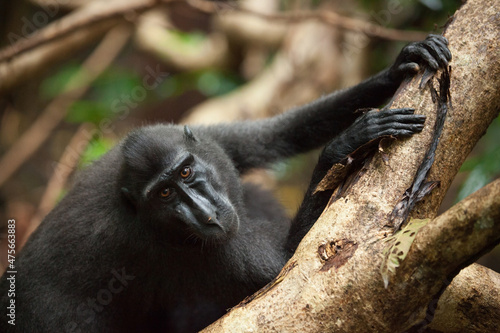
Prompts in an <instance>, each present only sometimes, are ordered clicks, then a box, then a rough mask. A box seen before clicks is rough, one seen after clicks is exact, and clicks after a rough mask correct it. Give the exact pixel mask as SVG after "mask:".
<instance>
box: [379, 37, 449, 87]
mask: <svg viewBox="0 0 500 333" xmlns="http://www.w3.org/2000/svg"><path fill="white" fill-rule="evenodd" d="M449 61H451V52H450V50H449V49H448V40H447V39H446V38H445V37H444V36H441V35H429V36H427V38H426V39H425V40H424V41H421V42H414V43H410V44H408V45H406V46H405V47H404V48H403V49H402V50H401V52H400V53H399V55H398V57H397V58H396V61H395V62H394V64H393V65H392V66H391V67H390V68H389V71H388V75H389V79H390V80H392V81H393V82H395V83H398V84H399V83H401V82H402V81H403V80H404V79H405V78H407V77H411V76H413V75H415V74H417V73H418V72H419V71H420V69H421V68H423V69H425V70H426V71H427V72H428V73H429V72H430V73H435V72H436V71H437V70H438V69H440V68H445V67H446V66H448V62H449Z"/></svg>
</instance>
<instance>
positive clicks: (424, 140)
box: [206, 0, 500, 332]
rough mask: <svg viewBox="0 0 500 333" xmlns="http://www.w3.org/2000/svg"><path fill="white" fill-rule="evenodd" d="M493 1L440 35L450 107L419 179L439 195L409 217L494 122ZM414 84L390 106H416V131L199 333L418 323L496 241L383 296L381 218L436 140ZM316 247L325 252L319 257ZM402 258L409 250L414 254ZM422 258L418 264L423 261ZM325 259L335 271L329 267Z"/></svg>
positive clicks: (474, 2)
mask: <svg viewBox="0 0 500 333" xmlns="http://www.w3.org/2000/svg"><path fill="white" fill-rule="evenodd" d="M495 1H496V0H469V1H468V2H467V3H466V4H465V5H464V6H463V7H462V8H461V9H460V10H459V11H457V13H456V15H455V17H454V21H453V22H452V23H451V25H450V26H449V28H448V30H447V31H446V37H448V39H449V42H450V49H451V51H452V54H453V57H454V58H453V61H452V63H451V66H452V68H453V71H452V77H451V99H452V104H453V108H452V109H451V110H449V113H448V116H447V118H446V122H445V127H444V130H443V133H442V136H441V138H440V144H439V145H438V148H437V152H436V155H435V163H434V165H433V167H432V168H431V170H430V173H429V176H428V178H427V180H432V181H440V182H441V187H440V188H439V190H434V192H433V193H432V195H431V196H430V197H427V198H425V199H424V200H423V202H420V204H419V205H417V206H416V208H415V210H414V213H413V215H414V216H418V217H420V218H433V217H434V216H435V215H436V211H437V207H438V206H439V203H440V202H441V200H442V197H443V196H444V193H445V191H446V189H447V187H448V185H449V182H451V179H452V178H453V177H454V175H455V173H456V171H457V170H458V169H459V167H460V165H461V164H462V162H463V160H464V159H465V156H466V155H467V154H468V153H469V152H470V150H471V149H472V147H473V145H474V144H475V142H477V140H478V139H479V137H480V136H481V135H482V134H483V133H484V132H485V131H486V129H487V127H488V125H489V123H490V122H491V121H492V120H493V119H494V118H495V117H496V116H497V115H498V110H499V109H500V91H499V90H498V86H500V74H499V71H500V66H499V64H500V59H499V58H498V57H499V56H500V55H499V54H498V52H494V51H488V50H498V49H499V48H500V47H499V41H500V36H499V34H500V31H499V29H498V26H499V20H500V18H499V17H498V13H497V10H496V7H497V6H496V5H495ZM472 59H473V61H472ZM435 84H437V83H435ZM418 86H419V82H418V81H417V80H414V81H413V82H412V83H411V84H410V85H408V86H407V87H406V88H405V89H403V90H402V91H401V92H400V94H399V95H398V97H397V98H396V100H395V102H394V104H393V107H395V108H397V107H414V108H415V109H416V110H417V111H418V113H423V114H425V115H426V116H427V117H428V118H427V125H426V127H425V128H424V131H423V132H422V133H421V134H419V135H415V136H413V137H411V138H409V139H406V140H402V141H398V142H396V143H395V144H393V145H392V146H391V147H389V148H388V149H385V153H384V154H383V155H382V154H378V155H376V156H374V157H373V159H372V160H371V162H370V163H369V164H367V165H366V166H365V168H364V169H363V170H362V174H360V175H358V176H357V178H356V181H355V182H353V183H352V185H351V187H349V188H347V189H346V190H345V192H344V194H343V195H342V197H341V198H339V199H338V200H336V201H333V202H331V203H330V205H329V206H328V207H327V209H326V210H325V212H324V213H323V215H322V216H321V217H320V218H319V220H318V221H317V222H316V223H315V225H314V226H313V228H312V229H311V230H310V232H309V233H308V234H307V235H306V237H304V239H303V241H302V242H301V244H300V245H299V247H298V249H297V251H296V253H295V255H294V256H293V258H292V259H291V261H290V262H289V263H288V264H287V265H286V267H285V268H284V269H283V271H282V275H281V276H280V278H279V279H277V280H276V281H273V282H272V283H271V284H270V285H269V286H268V288H267V292H266V293H265V294H263V295H261V296H260V297H258V298H256V299H254V300H253V301H251V302H244V303H242V304H241V305H240V306H238V307H236V308H234V309H233V310H232V311H231V312H229V313H228V314H227V315H226V316H224V317H223V318H221V319H220V320H219V321H217V322H216V323H214V324H213V325H212V326H210V327H208V328H207V329H206V332H241V331H301V332H324V331H335V332H367V331H376V332H401V331H404V330H407V329H409V328H410V327H412V326H413V325H415V324H417V323H419V322H421V321H422V320H423V319H424V318H425V316H426V311H427V309H428V306H429V304H430V303H431V302H432V301H433V300H434V299H435V298H436V296H437V295H439V293H440V292H441V291H442V289H443V285H446V284H447V281H448V280H447V279H448V278H449V275H450V274H449V272H454V271H458V270H459V269H460V268H462V267H463V265H464V261H463V260H464V258H471V257H472V256H473V252H476V253H475V254H476V255H478V254H479V253H480V252H482V251H484V250H486V249H487V248H488V247H489V245H491V244H493V243H495V242H496V240H495V239H493V238H490V237H492V236H491V235H492V233H494V231H492V230H494V229H493V227H492V229H488V231H486V229H485V230H484V231H483V232H484V234H482V235H483V236H484V237H485V239H488V242H489V243H490V244H475V245H473V246H472V247H471V249H466V248H465V246H463V244H462V251H463V252H462V256H461V257H460V258H459V259H457V260H455V261H453V259H452V258H448V259H449V261H447V259H446V255H444V254H443V252H446V251H445V250H441V251H440V252H437V253H436V252H434V255H438V256H439V257H437V258H436V259H435V260H436V261H439V260H440V257H441V255H443V258H444V262H443V266H445V267H443V268H441V270H440V271H438V272H436V274H435V275H433V276H431V273H430V271H431V269H428V270H426V269H427V268H425V267H424V268H420V269H414V268H415V266H413V265H411V262H410V261H408V262H407V261H406V260H404V261H403V264H402V265H401V267H399V268H398V269H397V270H396V275H395V277H394V278H392V279H391V280H390V283H389V286H388V288H387V289H386V288H384V284H383V281H382V277H381V274H380V267H381V263H382V258H381V257H382V256H381V255H382V253H383V252H384V250H385V249H386V248H387V244H386V243H385V242H383V241H381V240H383V239H385V238H386V237H387V236H388V235H390V234H391V233H392V229H390V228H388V227H387V226H386V224H387V223H388V217H389V216H390V214H391V212H392V210H393V208H394V207H395V205H396V204H397V203H398V202H399V201H400V200H401V198H402V197H403V194H404V192H405V190H406V189H407V188H409V186H410V185H411V184H412V182H413V178H414V176H415V173H416V171H417V169H418V168H419V165H420V164H421V161H422V158H423V157H424V154H425V151H426V147H427V146H428V145H429V144H430V142H431V140H432V137H433V134H434V133H433V126H432V124H433V123H434V121H435V119H436V114H435V113H436V105H435V104H434V103H433V102H432V99H431V96H430V92H429V90H428V89H425V90H421V89H419V87H418ZM495 186H496V185H495ZM488 209H489V208H488ZM488 214H489V213H484V214H483V215H484V216H489V215H488ZM495 214H496V213H495ZM495 214H493V215H495ZM495 216H496V215H495ZM437 221H439V220H438V219H437ZM430 223H431V224H433V222H430ZM479 225H481V226H482V225H484V224H483V223H479ZM495 225H497V224H495ZM424 228H425V227H424ZM495 228H496V227H495ZM497 234H498V231H497ZM417 237H418V236H417ZM422 237H423V236H422ZM422 242H425V240H422ZM434 242H437V241H436V240H435V241H434ZM446 242H448V243H446ZM443 244H446V247H448V246H451V247H452V248H454V249H459V244H461V243H460V241H459V240H454V239H448V238H445V240H444V241H443V242H442V243H441V244H440V247H441V249H442V248H443ZM322 249H329V251H323V252H321V254H322V255H319V254H320V253H319V252H318V251H321V250H322ZM410 251H415V250H413V247H412V248H411V249H410ZM325 253H326V254H327V255H325ZM421 255H423V256H424V257H426V256H427V253H423V254H422V253H421ZM431 255H432V254H431ZM426 258H427V259H425V260H431V258H429V257H426ZM421 260H424V259H421ZM331 261H335V262H337V263H339V264H337V265H330V264H329V263H330V262H331ZM410 268H413V269H410ZM494 319H495V318H491V320H494ZM490 324H493V325H495V324H496V325H498V322H497V323H495V322H490ZM497 327H498V326H497Z"/></svg>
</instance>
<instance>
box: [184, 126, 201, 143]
mask: <svg viewBox="0 0 500 333" xmlns="http://www.w3.org/2000/svg"><path fill="white" fill-rule="evenodd" d="M184 139H186V141H188V142H197V141H198V140H197V139H196V137H195V136H194V134H193V132H191V129H190V128H189V127H188V126H187V125H184Z"/></svg>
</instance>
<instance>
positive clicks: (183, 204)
mask: <svg viewBox="0 0 500 333" xmlns="http://www.w3.org/2000/svg"><path fill="white" fill-rule="evenodd" d="M219 178H220V177H219V174H218V173H217V172H215V168H214V167H213V166H212V165H210V164H209V162H207V161H203V160H202V159H200V158H199V157H198V156H195V155H193V154H192V153H190V152H187V151H183V152H182V153H181V154H180V155H179V156H176V158H175V161H174V162H173V163H172V164H171V165H169V166H168V167H167V168H166V169H165V170H163V172H162V173H161V174H160V175H159V176H158V177H157V179H155V180H154V182H152V183H151V184H149V185H148V186H147V187H146V188H145V191H144V193H143V195H144V202H143V208H142V209H146V210H148V211H147V213H146V214H144V215H145V216H148V217H149V218H150V219H151V221H152V222H153V223H154V224H157V227H159V228H160V229H163V230H165V231H167V232H169V233H171V234H173V235H175V236H177V237H180V238H189V237H193V236H194V237H196V238H199V239H203V240H208V239H210V240H224V239H226V238H227V237H229V236H230V235H231V234H233V233H234V232H236V231H237V229H238V225H239V218H238V214H237V212H236V208H235V207H234V205H233V203H232V202H231V201H230V200H229V193H227V191H226V190H225V189H224V186H221V184H222V183H223V181H221V180H220V179H219ZM178 240H181V239H178Z"/></svg>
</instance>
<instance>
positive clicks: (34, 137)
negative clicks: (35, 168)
mask: <svg viewBox="0 0 500 333" xmlns="http://www.w3.org/2000/svg"><path fill="white" fill-rule="evenodd" d="M129 36H130V31H129V29H128V28H127V27H124V26H118V27H116V28H114V29H112V30H111V31H109V32H108V33H107V34H106V35H105V36H104V38H103V40H102V41H101V43H100V44H99V45H98V46H97V48H96V49H95V50H94V52H93V53H92V54H91V55H90V56H89V57H88V58H87V59H86V60H85V62H84V63H83V65H82V70H81V71H80V72H79V74H78V75H75V76H74V77H72V78H71V80H70V81H69V82H68V84H67V86H66V87H65V91H63V92H62V93H61V95H59V96H57V97H56V98H54V100H52V101H51V102H50V103H49V105H47V107H46V108H45V110H44V111H43V112H42V114H41V115H40V116H39V117H38V118H37V119H36V120H35V122H34V123H33V124H32V125H31V127H30V128H29V129H28V130H26V132H24V133H23V134H22V135H21V137H20V138H19V139H18V140H17V141H16V142H15V143H14V144H13V145H12V146H11V147H10V149H9V150H8V151H7V152H6V153H5V154H4V155H3V156H2V159H1V160H0V170H2V173H1V174H0V186H1V185H2V184H3V183H4V182H5V181H6V180H7V179H8V178H9V177H10V176H11V175H12V174H13V173H14V172H15V171H16V170H17V169H18V168H19V167H20V166H21V165H22V164H23V163H24V162H25V161H26V160H27V159H28V158H29V157H30V156H31V155H32V154H33V153H34V152H35V151H36V150H37V149H38V148H39V147H40V146H41V145H42V143H43V142H45V140H47V138H48V137H49V135H50V133H51V132H52V130H53V129H54V128H55V127H56V126H57V125H58V124H59V123H60V122H61V121H62V119H63V118H64V116H65V115H66V113H67V110H68V108H69V107H70V106H71V104H72V103H73V102H74V101H75V100H77V99H78V98H80V97H81V96H83V95H84V94H85V92H86V91H87V89H88V88H89V85H90V83H91V82H92V81H93V80H95V79H96V78H97V77H98V76H99V75H100V74H101V73H102V72H103V71H104V70H105V69H106V68H107V67H108V66H109V64H110V63H111V62H112V61H113V60H114V59H115V57H116V56H117V55H118V54H119V52H120V51H121V50H122V48H123V47H124V46H125V44H126V42H127V40H128V38H129Z"/></svg>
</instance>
